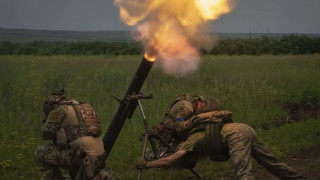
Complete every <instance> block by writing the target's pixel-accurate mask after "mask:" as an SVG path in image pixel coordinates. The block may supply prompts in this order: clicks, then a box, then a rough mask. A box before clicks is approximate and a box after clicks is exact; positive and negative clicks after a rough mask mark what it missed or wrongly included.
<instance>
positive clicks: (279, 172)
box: [222, 123, 306, 180]
mask: <svg viewBox="0 0 320 180" xmlns="http://www.w3.org/2000/svg"><path fill="white" fill-rule="evenodd" d="M222 134H223V140H224V142H225V143H226V144H227V145H228V148H229V154H230V157H231V159H232V163H233V165H234V171H235V175H236V178H237V179H239V180H251V179H254V177H253V175H252V172H251V170H252V163H251V161H250V157H251V156H252V157H253V158H254V159H255V160H256V161H257V162H258V163H259V164H261V165H262V166H263V167H264V168H265V169H266V170H267V171H268V172H270V173H271V174H273V175H274V176H276V177H278V178H280V179H288V180H289V179H306V178H305V177H303V176H301V175H300V174H299V173H298V172H297V171H295V170H294V169H292V168H291V167H289V166H287V165H285V164H283V163H281V162H279V161H278V160H277V158H275V157H274V155H273V154H272V153H271V152H270V151H269V150H268V148H267V147H266V146H265V145H264V144H263V143H262V142H261V141H260V140H259V139H258V137H257V134H256V132H255V131H254V130H253V129H252V128H251V127H250V126H248V125H246V124H241V123H230V124H226V125H224V126H223V128H222Z"/></svg>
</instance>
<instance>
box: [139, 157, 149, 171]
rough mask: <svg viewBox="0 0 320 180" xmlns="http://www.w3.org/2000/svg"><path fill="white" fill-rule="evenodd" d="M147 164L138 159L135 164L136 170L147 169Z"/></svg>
mask: <svg viewBox="0 0 320 180" xmlns="http://www.w3.org/2000/svg"><path fill="white" fill-rule="evenodd" d="M147 163H148V161H145V160H143V159H140V160H139V161H138V163H137V169H143V168H147Z"/></svg>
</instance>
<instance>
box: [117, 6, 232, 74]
mask: <svg viewBox="0 0 320 180" xmlns="http://www.w3.org/2000/svg"><path fill="white" fill-rule="evenodd" d="M229 2H230V0H172V1H169V0H115V5H116V6H118V7H119V9H120V16H121V19H122V21H123V22H124V23H126V24H127V25H130V26H136V28H137V33H136V34H135V39H136V40H137V41H140V42H142V44H143V45H144V48H145V52H146V53H147V54H148V55H149V56H155V57H157V61H158V62H159V64H160V67H161V69H162V70H163V72H164V73H166V74H169V75H173V76H178V77H179V76H184V75H187V74H189V73H193V72H195V71H196V70H197V68H198V67H199V64H200V59H201V58H200V55H199V52H198V49H199V48H203V49H207V50H208V49H211V48H212V46H213V45H214V42H215V41H214V39H213V38H212V37H211V36H210V35H209V34H208V33H206V31H205V29H206V28H205V24H206V22H207V21H208V20H213V19H217V18H218V17H219V16H220V15H221V14H224V13H227V12H229V11H230V10H231V6H230V3H229Z"/></svg>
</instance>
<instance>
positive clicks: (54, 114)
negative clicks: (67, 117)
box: [47, 107, 64, 123]
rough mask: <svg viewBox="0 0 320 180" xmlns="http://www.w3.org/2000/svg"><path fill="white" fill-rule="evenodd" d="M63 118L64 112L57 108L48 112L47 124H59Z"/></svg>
mask: <svg viewBox="0 0 320 180" xmlns="http://www.w3.org/2000/svg"><path fill="white" fill-rule="evenodd" d="M63 117H64V111H63V110H62V109H60V108H59V107H58V108H57V109H54V110H53V111H51V112H50V114H49V116H48V119H47V122H57V123H60V122H61V120H62V118H63Z"/></svg>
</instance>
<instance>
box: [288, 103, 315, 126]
mask: <svg viewBox="0 0 320 180" xmlns="http://www.w3.org/2000/svg"><path fill="white" fill-rule="evenodd" d="M282 107H283V109H284V110H285V111H286V112H287V113H288V117H289V119H290V120H293V121H296V122H299V121H305V120H307V119H310V118H317V117H319V116H320V105H318V104H310V103H306V102H286V103H283V105H282Z"/></svg>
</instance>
